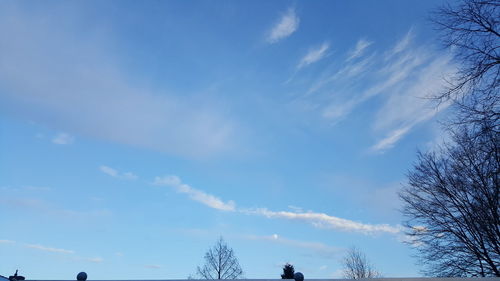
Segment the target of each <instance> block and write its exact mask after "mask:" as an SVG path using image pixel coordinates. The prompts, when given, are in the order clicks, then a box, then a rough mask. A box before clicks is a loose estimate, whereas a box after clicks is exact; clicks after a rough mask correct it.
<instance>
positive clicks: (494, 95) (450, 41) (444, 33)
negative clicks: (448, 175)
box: [431, 0, 500, 133]
mask: <svg viewBox="0 0 500 281" xmlns="http://www.w3.org/2000/svg"><path fill="white" fill-rule="evenodd" d="M499 19H500V1H499V0H462V1H460V2H458V4H457V3H454V4H448V5H445V6H443V7H441V8H440V9H438V10H437V11H436V12H435V13H434V14H433V16H432V18H431V20H432V21H433V22H434V23H435V24H436V27H437V28H438V29H439V31H441V37H440V38H441V40H442V42H443V43H444V45H445V46H446V47H449V49H450V50H451V51H452V53H453V54H454V55H455V59H456V62H457V65H458V67H459V71H458V73H457V74H456V75H455V76H454V77H448V78H447V80H448V82H449V87H448V88H447V89H446V90H445V91H444V92H442V93H441V94H440V95H438V96H436V98H437V99H438V100H439V101H440V102H445V101H447V100H452V101H453V102H454V104H455V105H456V106H457V107H458V109H459V110H458V115H457V117H458V118H456V120H455V123H458V124H473V125H478V126H479V127H481V126H482V125H483V124H484V123H485V122H488V123H490V126H491V127H492V128H493V129H494V130H495V131H497V132H499V126H500V124H499V120H500V108H499V107H500V106H499V104H500V95H499V94H498V87H499V84H500V81H499V77H500V20H499ZM476 133H480V131H477V132H476Z"/></svg>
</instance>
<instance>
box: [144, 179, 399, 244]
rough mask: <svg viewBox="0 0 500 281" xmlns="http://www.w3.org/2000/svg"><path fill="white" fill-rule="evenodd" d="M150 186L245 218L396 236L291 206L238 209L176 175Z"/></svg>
mask: <svg viewBox="0 0 500 281" xmlns="http://www.w3.org/2000/svg"><path fill="white" fill-rule="evenodd" d="M153 184H154V185H159V186H170V187H172V188H174V189H175V190H176V191H177V192H179V193H184V194H187V195H188V196H189V198H190V199H191V200H194V201H198V202H200V203H202V204H204V205H206V206H208V207H210V208H214V209H218V210H221V211H238V212H240V213H243V214H247V215H259V216H264V217H267V218H278V219H288V220H297V221H303V222H307V223H309V224H311V225H313V226H314V227H317V228H326V229H334V230H340V231H350V232H359V233H362V234H375V233H384V232H385V233H392V234H396V233H398V232H399V231H400V230H399V226H390V225H388V224H364V223H360V222H355V221H352V220H348V219H342V218H338V217H334V216H330V215H327V214H324V213H315V212H312V211H308V212H304V211H301V209H298V208H297V207H293V206H292V208H294V210H295V211H293V212H290V211H270V210H268V209H267V208H251V209H247V208H238V209H236V203H235V202H234V201H227V202H224V201H222V200H221V199H220V198H218V197H216V196H214V195H211V194H208V193H206V192H204V191H201V190H198V189H195V188H193V187H191V186H189V185H187V184H185V183H183V182H182V181H181V179H180V178H179V177H177V176H173V175H170V176H164V177H156V178H155V179H154V181H153ZM269 238H270V239H271V238H272V239H280V237H279V236H278V235H277V234H274V235H272V236H269Z"/></svg>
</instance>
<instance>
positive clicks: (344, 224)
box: [243, 208, 400, 234]
mask: <svg viewBox="0 0 500 281" xmlns="http://www.w3.org/2000/svg"><path fill="white" fill-rule="evenodd" d="M243 212H244V213H246V214H251V215H260V216H264V217H267V218H280V219H288V220H298V221H304V222H307V223H309V224H311V225H313V226H314V227H317V228H326V229H335V230H340V231H348V232H359V233H362V234H375V233H384V232H385V233H391V234H396V233H399V231H400V228H399V227H395V226H390V225H388V224H364V223H360V222H355V221H352V220H347V219H342V218H339V217H334V216H330V215H327V214H324V213H314V212H289V211H271V210H268V209H267V208H254V209H247V210H243Z"/></svg>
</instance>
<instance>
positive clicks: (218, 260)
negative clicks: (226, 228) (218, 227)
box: [196, 237, 243, 280]
mask: <svg viewBox="0 0 500 281" xmlns="http://www.w3.org/2000/svg"><path fill="white" fill-rule="evenodd" d="M196 273H197V275H199V277H200V278H201V279H210V280H215V279H237V278H239V277H241V276H242V275H243V270H242V269H241V267H240V263H239V262H238V259H237V258H236V256H235V254H234V251H233V249H231V248H229V247H228V246H227V244H226V242H225V241H224V239H223V238H222V237H220V238H219V240H217V242H216V243H215V245H214V247H213V248H211V249H209V250H208V252H207V253H206V254H205V264H204V265H203V267H199V266H198V267H197V269H196Z"/></svg>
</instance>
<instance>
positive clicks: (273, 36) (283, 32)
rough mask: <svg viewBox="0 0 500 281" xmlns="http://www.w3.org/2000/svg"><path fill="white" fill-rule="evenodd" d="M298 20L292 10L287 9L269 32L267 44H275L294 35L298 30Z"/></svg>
mask: <svg viewBox="0 0 500 281" xmlns="http://www.w3.org/2000/svg"><path fill="white" fill-rule="evenodd" d="M299 23H300V19H299V17H298V16H297V15H296V13H295V9H294V8H289V9H288V10H287V11H286V12H285V13H284V14H283V15H282V16H281V18H280V19H279V20H278V21H277V23H276V24H275V25H274V26H273V27H272V28H271V29H270V30H269V32H268V35H267V38H266V40H267V42H268V43H270V44H273V43H276V42H278V41H280V40H282V39H284V38H286V37H288V36H290V35H292V33H294V32H295V31H296V30H297V29H298V28H299Z"/></svg>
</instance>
